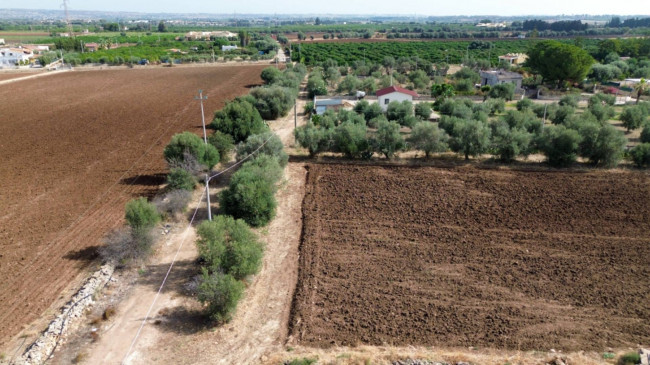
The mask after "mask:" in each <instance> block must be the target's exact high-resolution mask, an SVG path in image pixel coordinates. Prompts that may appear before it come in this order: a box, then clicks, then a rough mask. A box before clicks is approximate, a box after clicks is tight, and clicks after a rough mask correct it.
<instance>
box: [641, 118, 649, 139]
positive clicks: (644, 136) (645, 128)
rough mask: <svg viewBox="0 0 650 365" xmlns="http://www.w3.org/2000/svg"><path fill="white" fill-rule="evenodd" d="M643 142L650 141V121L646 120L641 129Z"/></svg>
mask: <svg viewBox="0 0 650 365" xmlns="http://www.w3.org/2000/svg"><path fill="white" fill-rule="evenodd" d="M641 143H650V122H646V123H645V124H644V125H643V129H642V130H641Z"/></svg>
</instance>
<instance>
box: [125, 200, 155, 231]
mask: <svg viewBox="0 0 650 365" xmlns="http://www.w3.org/2000/svg"><path fill="white" fill-rule="evenodd" d="M124 219H126V223H127V224H128V225H129V227H131V228H132V229H133V230H134V231H137V230H148V229H151V228H153V226H155V225H156V224H157V223H158V222H159V221H160V214H158V210H156V206H155V205H153V204H151V203H149V202H148V201H147V199H145V198H137V199H133V200H131V201H129V202H128V203H126V208H125V213H124Z"/></svg>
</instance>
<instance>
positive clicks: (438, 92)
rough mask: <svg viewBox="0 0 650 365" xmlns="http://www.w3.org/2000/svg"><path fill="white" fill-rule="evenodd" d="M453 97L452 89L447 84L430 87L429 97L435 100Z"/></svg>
mask: <svg viewBox="0 0 650 365" xmlns="http://www.w3.org/2000/svg"><path fill="white" fill-rule="evenodd" d="M454 95H455V91H454V87H453V86H452V85H449V84H433V85H431V96H433V97H434V98H436V100H437V99H447V98H451V97H453V96H454Z"/></svg>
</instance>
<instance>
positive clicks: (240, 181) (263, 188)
mask: <svg viewBox="0 0 650 365" xmlns="http://www.w3.org/2000/svg"><path fill="white" fill-rule="evenodd" d="M259 171H260V170H259V169H257V168H255V167H245V166H242V168H240V169H239V170H238V171H237V172H236V173H234V174H233V176H232V178H231V179H230V184H229V186H228V189H225V190H224V191H223V192H222V193H221V206H222V207H223V209H224V212H225V213H226V214H230V215H232V216H233V217H235V218H241V219H243V220H245V221H246V223H248V224H250V225H252V226H255V227H259V226H264V225H266V224H267V223H268V222H269V221H270V220H271V219H273V217H274V216H275V208H276V206H277V203H276V200H275V197H274V195H273V194H274V193H275V187H274V186H273V185H272V184H270V183H269V180H268V179H267V178H266V177H265V176H260V174H259Z"/></svg>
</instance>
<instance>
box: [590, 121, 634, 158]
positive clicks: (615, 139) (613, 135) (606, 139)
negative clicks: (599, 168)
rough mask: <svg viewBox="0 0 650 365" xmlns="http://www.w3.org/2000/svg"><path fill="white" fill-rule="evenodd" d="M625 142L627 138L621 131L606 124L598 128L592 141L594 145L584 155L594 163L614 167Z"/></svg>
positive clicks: (620, 155) (621, 153) (621, 155)
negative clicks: (587, 153)
mask: <svg viewBox="0 0 650 365" xmlns="http://www.w3.org/2000/svg"><path fill="white" fill-rule="evenodd" d="M626 144H627V139H626V138H625V136H624V135H623V132H621V131H619V130H618V129H616V128H614V127H613V126H612V125H610V124H606V125H604V126H603V127H601V128H600V129H599V131H598V135H597V136H596V140H595V141H594V147H593V149H592V151H590V152H591V153H589V155H588V156H586V157H588V158H589V161H591V162H592V163H593V164H595V165H603V166H605V167H614V166H616V165H618V163H619V161H620V160H621V158H622V157H623V151H624V149H625V145H626Z"/></svg>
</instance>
